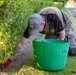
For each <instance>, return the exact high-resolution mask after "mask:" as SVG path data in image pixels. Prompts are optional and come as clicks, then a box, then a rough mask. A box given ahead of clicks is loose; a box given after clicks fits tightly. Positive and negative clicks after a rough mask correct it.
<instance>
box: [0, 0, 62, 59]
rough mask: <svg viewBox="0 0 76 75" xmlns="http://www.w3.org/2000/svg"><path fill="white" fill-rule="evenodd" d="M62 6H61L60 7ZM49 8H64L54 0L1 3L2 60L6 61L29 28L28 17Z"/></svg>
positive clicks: (6, 1) (0, 51)
mask: <svg viewBox="0 0 76 75" xmlns="http://www.w3.org/2000/svg"><path fill="white" fill-rule="evenodd" d="M59 5H60V6H59ZM47 6H57V7H60V8H61V7H62V4H61V3H60V4H58V5H56V4H54V3H53V0H48V1H47V0H1V1H0V28H1V30H0V55H1V56H0V60H6V59H7V58H8V57H9V56H10V54H11V53H12V52H13V49H14V48H15V47H16V44H17V41H18V40H19V39H20V37H21V36H22V35H23V32H24V30H25V29H26V27H27V20H28V17H29V16H30V15H31V14H33V13H37V12H38V11H39V10H40V9H42V8H44V7H47Z"/></svg>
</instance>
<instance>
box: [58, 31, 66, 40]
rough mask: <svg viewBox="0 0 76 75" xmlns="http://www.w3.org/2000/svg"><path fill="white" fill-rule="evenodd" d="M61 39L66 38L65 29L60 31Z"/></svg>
mask: <svg viewBox="0 0 76 75" xmlns="http://www.w3.org/2000/svg"><path fill="white" fill-rule="evenodd" d="M59 39H60V40H64V39H65V30H62V31H60V32H59Z"/></svg>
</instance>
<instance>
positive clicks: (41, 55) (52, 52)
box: [32, 38, 70, 71]
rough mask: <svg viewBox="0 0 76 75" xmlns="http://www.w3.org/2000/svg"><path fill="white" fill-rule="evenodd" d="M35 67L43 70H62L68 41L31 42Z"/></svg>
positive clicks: (38, 40) (37, 40)
mask: <svg viewBox="0 0 76 75" xmlns="http://www.w3.org/2000/svg"><path fill="white" fill-rule="evenodd" d="M32 44H33V52H34V57H35V63H36V67H38V68H40V69H43V70H52V71H56V70H63V69H64V68H65V65H66V60H67V56H68V50H69V45H70V43H69V41H67V40H64V41H62V40H56V39H44V40H42V39H38V38H37V39H35V40H33V42H32Z"/></svg>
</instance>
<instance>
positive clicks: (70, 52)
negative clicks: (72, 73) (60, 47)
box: [69, 47, 76, 56]
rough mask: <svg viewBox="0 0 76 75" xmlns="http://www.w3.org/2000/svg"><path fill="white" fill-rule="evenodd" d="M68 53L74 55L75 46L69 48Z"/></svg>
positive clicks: (75, 54)
mask: <svg viewBox="0 0 76 75" xmlns="http://www.w3.org/2000/svg"><path fill="white" fill-rule="evenodd" d="M69 55H70V56H76V47H75V48H69Z"/></svg>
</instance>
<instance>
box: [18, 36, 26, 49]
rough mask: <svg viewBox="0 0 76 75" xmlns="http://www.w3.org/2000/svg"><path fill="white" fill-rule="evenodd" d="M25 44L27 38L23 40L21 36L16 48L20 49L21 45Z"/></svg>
mask: <svg viewBox="0 0 76 75" xmlns="http://www.w3.org/2000/svg"><path fill="white" fill-rule="evenodd" d="M26 42H27V38H25V37H24V36H22V38H21V39H20V41H19V42H18V43H17V47H19V48H22V47H23V45H24V44H25V43H26Z"/></svg>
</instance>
